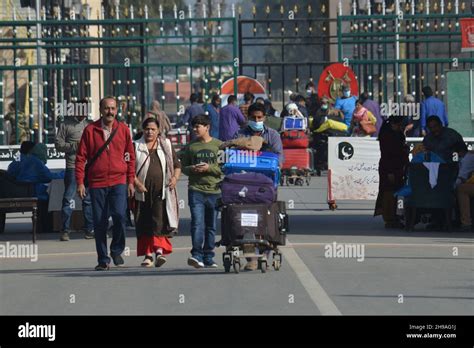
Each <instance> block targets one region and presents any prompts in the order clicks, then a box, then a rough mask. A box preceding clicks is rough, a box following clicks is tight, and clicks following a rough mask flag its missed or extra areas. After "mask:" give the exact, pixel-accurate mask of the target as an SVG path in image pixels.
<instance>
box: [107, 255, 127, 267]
mask: <svg viewBox="0 0 474 348" xmlns="http://www.w3.org/2000/svg"><path fill="white" fill-rule="evenodd" d="M110 257H112V260H113V261H114V265H115V266H122V265H123V264H124V263H125V261H124V260H123V257H122V256H121V255H110Z"/></svg>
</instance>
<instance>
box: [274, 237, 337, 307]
mask: <svg viewBox="0 0 474 348" xmlns="http://www.w3.org/2000/svg"><path fill="white" fill-rule="evenodd" d="M283 255H284V256H285V260H286V261H287V262H288V264H289V265H290V267H291V268H293V271H294V272H295V273H296V276H297V277H298V279H299V280H300V282H301V284H302V285H303V287H304V288H305V290H306V292H307V293H308V295H309V297H310V298H311V300H312V301H313V302H314V304H315V305H316V307H318V309H319V311H320V312H321V314H322V315H341V312H340V311H339V309H337V307H336V305H335V304H334V302H332V300H331V298H330V297H329V295H328V294H327V293H326V291H324V289H323V287H322V286H321V284H320V283H319V282H318V280H317V279H316V277H315V276H314V275H313V273H311V271H310V270H309V268H308V267H307V266H306V265H305V263H304V262H303V260H301V258H300V257H299V255H298V254H297V253H296V251H295V249H294V248H293V247H292V244H291V243H290V241H289V240H288V239H287V247H286V248H285V250H284V252H283Z"/></svg>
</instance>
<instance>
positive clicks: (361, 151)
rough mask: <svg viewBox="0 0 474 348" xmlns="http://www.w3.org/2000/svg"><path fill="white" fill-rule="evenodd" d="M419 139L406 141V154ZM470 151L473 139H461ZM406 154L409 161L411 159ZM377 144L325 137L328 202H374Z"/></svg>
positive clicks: (377, 179) (370, 139)
mask: <svg viewBox="0 0 474 348" xmlns="http://www.w3.org/2000/svg"><path fill="white" fill-rule="evenodd" d="M422 141H423V138H407V144H408V145H409V146H410V151H412V150H413V148H414V147H415V145H416V144H419V143H421V142H422ZM464 141H465V142H466V144H467V146H468V149H469V150H472V149H474V138H464ZM411 157H412V156H411V154H410V160H411ZM379 160H380V148H379V142H378V141H377V139H375V138H356V137H329V142H328V167H329V171H328V200H329V201H333V200H336V201H337V200H376V199H377V195H378V191H379V171H378V168H379Z"/></svg>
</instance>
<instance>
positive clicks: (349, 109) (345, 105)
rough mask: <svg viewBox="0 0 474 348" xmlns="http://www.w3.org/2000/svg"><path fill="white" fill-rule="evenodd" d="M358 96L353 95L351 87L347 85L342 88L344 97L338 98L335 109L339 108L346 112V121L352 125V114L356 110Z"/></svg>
mask: <svg viewBox="0 0 474 348" xmlns="http://www.w3.org/2000/svg"><path fill="white" fill-rule="evenodd" d="M356 101H357V98H356V97H354V96H352V95H351V89H350V88H349V87H347V86H344V87H343V88H342V98H337V99H336V104H335V105H334V108H335V109H339V110H341V111H342V112H343V113H344V123H345V124H346V125H347V127H350V125H351V121H352V114H353V113H354V110H355V105H356Z"/></svg>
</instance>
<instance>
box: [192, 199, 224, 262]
mask: <svg viewBox="0 0 474 348" xmlns="http://www.w3.org/2000/svg"><path fill="white" fill-rule="evenodd" d="M218 198H220V194H209V193H203V192H199V191H194V190H188V204H189V208H190V209H191V239H192V243H193V248H192V249H191V255H192V256H193V257H194V258H195V259H197V260H199V261H201V262H204V264H211V263H212V262H213V258H214V255H215V254H214V248H215V239H216V225H217V214H218V212H217V209H216V206H217V199H218Z"/></svg>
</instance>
